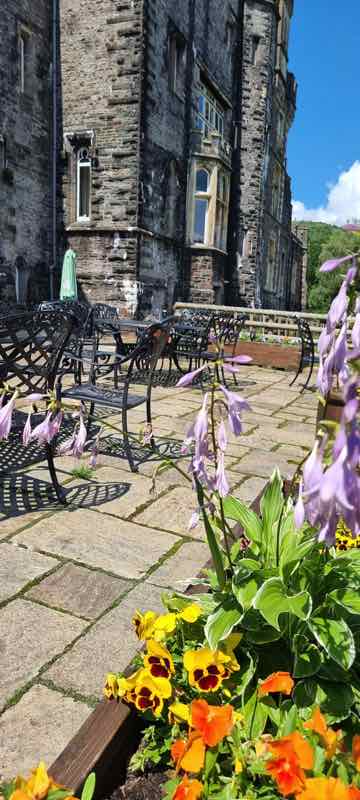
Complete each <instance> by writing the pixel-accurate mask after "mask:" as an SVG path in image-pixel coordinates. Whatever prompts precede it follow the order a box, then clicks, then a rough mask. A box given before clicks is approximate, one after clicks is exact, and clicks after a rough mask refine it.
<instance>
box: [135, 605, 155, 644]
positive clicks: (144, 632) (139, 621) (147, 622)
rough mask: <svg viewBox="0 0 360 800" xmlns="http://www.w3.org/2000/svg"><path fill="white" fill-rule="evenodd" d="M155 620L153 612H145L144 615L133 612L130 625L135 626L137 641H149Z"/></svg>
mask: <svg viewBox="0 0 360 800" xmlns="http://www.w3.org/2000/svg"><path fill="white" fill-rule="evenodd" d="M156 618H157V614H155V611H146V612H145V614H141V613H140V611H135V614H134V616H133V618H132V624H133V625H134V626H135V632H136V635H137V637H138V639H140V640H143V639H151V637H152V635H153V631H154V622H155V620H156Z"/></svg>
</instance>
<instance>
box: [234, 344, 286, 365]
mask: <svg viewBox="0 0 360 800" xmlns="http://www.w3.org/2000/svg"><path fill="white" fill-rule="evenodd" d="M236 352H237V355H247V356H250V357H251V358H252V360H253V364H254V365H255V366H257V367H269V368H271V369H284V370H289V371H293V372H294V371H296V370H297V368H298V366H299V362H300V352H301V351H300V348H299V347H297V346H295V345H294V346H293V347H290V345H286V344H270V342H269V343H267V342H239V344H238V345H237V348H236Z"/></svg>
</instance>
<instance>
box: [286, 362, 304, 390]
mask: <svg viewBox="0 0 360 800" xmlns="http://www.w3.org/2000/svg"><path fill="white" fill-rule="evenodd" d="M301 373H302V359H301V361H300V365H299V368H298V371H297V373H296V375H295V378H294V379H293V380H292V381H291V383H289V386H293V385H294V383H295V381H297V379H298V377H299V375H300V374H301Z"/></svg>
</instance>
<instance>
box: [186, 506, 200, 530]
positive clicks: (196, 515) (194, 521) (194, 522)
mask: <svg viewBox="0 0 360 800" xmlns="http://www.w3.org/2000/svg"><path fill="white" fill-rule="evenodd" d="M199 520H200V511H199V509H198V508H197V509H196V511H193V513H192V515H191V517H190V522H189V525H188V530H189V531H193V530H194V529H195V528H196V527H197V526H198V524H199Z"/></svg>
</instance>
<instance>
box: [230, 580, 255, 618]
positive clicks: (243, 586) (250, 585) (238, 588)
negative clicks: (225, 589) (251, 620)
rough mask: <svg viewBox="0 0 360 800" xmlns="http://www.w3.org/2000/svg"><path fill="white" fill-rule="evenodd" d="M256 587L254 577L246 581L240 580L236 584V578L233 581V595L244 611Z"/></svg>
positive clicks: (249, 604)
mask: <svg viewBox="0 0 360 800" xmlns="http://www.w3.org/2000/svg"><path fill="white" fill-rule="evenodd" d="M258 588H259V584H258V582H257V581H256V580H255V578H251V579H250V580H248V581H242V582H241V583H240V584H237V583H236V580H234V581H233V592H234V595H235V597H236V599H237V601H238V603H240V605H241V606H242V608H243V609H244V611H247V610H248V609H249V608H250V607H251V604H252V601H253V599H254V597H255V595H256V592H257V590H258Z"/></svg>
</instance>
